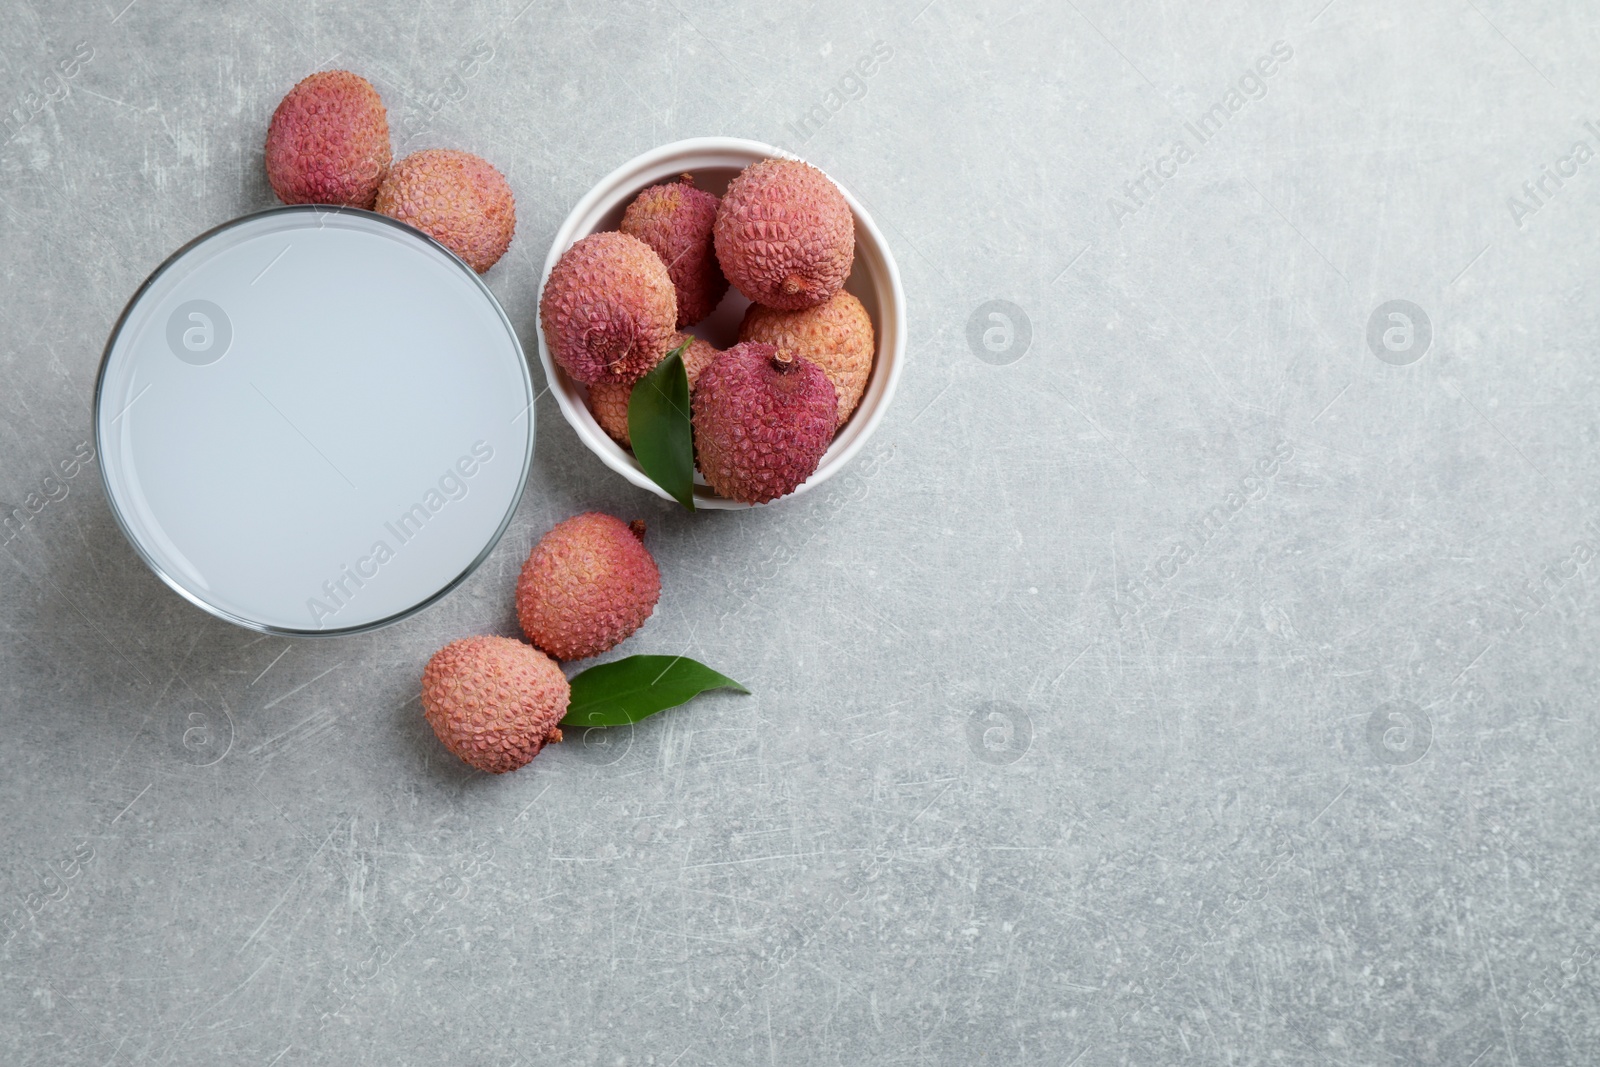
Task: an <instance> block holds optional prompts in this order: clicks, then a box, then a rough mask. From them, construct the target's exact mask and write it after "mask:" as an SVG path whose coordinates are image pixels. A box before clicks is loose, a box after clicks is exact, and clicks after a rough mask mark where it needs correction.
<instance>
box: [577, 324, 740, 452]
mask: <svg viewBox="0 0 1600 1067" xmlns="http://www.w3.org/2000/svg"><path fill="white" fill-rule="evenodd" d="M685 341H687V342H689V347H688V348H686V349H684V350H683V369H684V372H685V373H686V374H687V375H688V376H689V391H690V392H691V393H692V392H694V384H695V382H697V381H699V380H700V372H701V371H703V370H705V369H706V368H707V367H709V366H710V365H711V361H712V360H713V359H716V358H717V353H718V352H719V351H720V349H717V348H713V347H712V346H711V342H709V341H702V340H701V339H700V338H698V337H693V336H691V335H689V334H686V333H680V334H676V335H674V337H673V338H672V343H671V344H669V345H668V346H667V351H668V352H671V351H672V350H673V349H675V348H677V347H678V346H679V345H681V344H683V343H684V342H685ZM633 384H634V385H637V384H638V383H637V382H635V383H633ZM632 398H633V385H610V384H606V383H604V382H600V383H596V384H595V385H591V386H589V411H590V413H591V414H593V415H594V421H595V422H598V423H599V424H600V428H601V429H602V430H604V431H605V432H606V433H607V434H609V435H610V436H611V439H612V440H613V441H615V442H617V444H619V445H621V446H623V447H624V448H632V447H633V441H632V439H630V438H629V437H628V402H629V401H630V400H632Z"/></svg>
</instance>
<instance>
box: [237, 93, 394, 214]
mask: <svg viewBox="0 0 1600 1067" xmlns="http://www.w3.org/2000/svg"><path fill="white" fill-rule="evenodd" d="M392 158H393V155H392V153H391V150H390V148H389V114H388V112H387V111H385V110H384V107H383V99H382V98H381V97H380V96H378V90H376V89H374V88H373V87H372V83H371V82H369V81H367V79H365V78H363V77H361V76H360V75H359V74H352V73H350V72H349V71H348V70H325V71H321V72H320V73H317V74H313V75H311V76H310V77H308V78H304V79H302V80H301V81H300V83H299V84H297V85H296V86H295V87H294V88H293V89H290V90H289V92H288V94H287V95H285V96H284V98H283V100H282V101H280V102H279V104H278V109H277V110H276V111H274V112H273V113H272V123H271V125H269V126H268V127H267V182H268V183H269V184H271V186H272V191H273V192H274V193H277V194H278V199H279V200H282V201H283V202H284V203H285V204H338V205H341V206H343V207H360V208H370V207H372V203H373V199H374V198H375V197H376V196H377V195H378V186H379V185H380V184H381V183H382V182H383V178H384V174H385V173H386V172H387V171H388V169H389V161H390V159H392Z"/></svg>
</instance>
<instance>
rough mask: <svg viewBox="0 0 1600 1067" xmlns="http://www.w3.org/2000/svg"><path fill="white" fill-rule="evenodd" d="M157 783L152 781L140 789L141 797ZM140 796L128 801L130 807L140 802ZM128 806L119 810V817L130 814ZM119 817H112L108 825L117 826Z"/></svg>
mask: <svg viewBox="0 0 1600 1067" xmlns="http://www.w3.org/2000/svg"><path fill="white" fill-rule="evenodd" d="M155 784H156V783H155V782H153V781H152V782H151V783H150V785H147V786H145V787H144V788H143V789H141V790H139V797H142V796H144V795H145V794H146V793H148V792H150V786H151V785H155ZM139 797H134V798H133V799H132V800H130V801H128V808H131V807H133V806H134V805H135V804H137V803H139ZM128 808H123V809H122V810H121V811H119V812H117V819H120V818H122V817H123V816H124V815H126V814H128ZM117 819H112V820H111V821H110V822H109V823H107V824H106V825H108V826H115V825H117Z"/></svg>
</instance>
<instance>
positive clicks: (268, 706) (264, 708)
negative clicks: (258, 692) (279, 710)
mask: <svg viewBox="0 0 1600 1067" xmlns="http://www.w3.org/2000/svg"><path fill="white" fill-rule="evenodd" d="M343 666H344V660H340V661H339V662H338V663H335V664H334V665H333V666H331V667H329V668H328V669H327V670H325V671H323V672H322V673H321V674H319V675H317V676H316V677H315V678H313V679H311V681H309V682H301V683H300V684H299V685H297V686H295V687H294V688H293V689H291V690H289V691H288V692H287V693H285V694H283V696H281V697H278V698H277V699H275V700H273V701H271V702H270V703H267V704H263V705H262V706H261V710H262V711H270V710H271V709H272V708H275V707H277V706H278V705H279V704H282V703H283V702H284V701H285V700H288V699H289V698H290V697H292V696H294V695H295V694H296V693H298V692H300V690H302V689H304V688H305V687H306V686H308V685H311V684H312V683H313V682H317V681H320V680H321V679H323V678H326V677H327V676H328V675H330V674H332V673H333V672H334V671H336V670H338V669H339V668H340V667H343Z"/></svg>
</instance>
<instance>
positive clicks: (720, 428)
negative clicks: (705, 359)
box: [693, 341, 839, 504]
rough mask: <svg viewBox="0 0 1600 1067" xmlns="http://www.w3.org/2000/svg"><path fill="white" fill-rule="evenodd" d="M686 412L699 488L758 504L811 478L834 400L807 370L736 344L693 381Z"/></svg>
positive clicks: (766, 349)
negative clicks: (690, 419) (701, 479)
mask: <svg viewBox="0 0 1600 1067" xmlns="http://www.w3.org/2000/svg"><path fill="white" fill-rule="evenodd" d="M693 408H694V414H693V421H694V449H695V456H696V458H697V460H698V465H699V467H700V473H701V474H703V475H705V479H706V482H707V483H708V484H710V486H711V488H713V489H715V490H716V491H717V492H718V493H720V494H721V495H723V496H725V497H728V498H729V499H731V500H738V501H742V502H744V503H746V504H765V503H766V502H767V501H769V500H776V499H777V498H778V497H780V496H785V495H787V494H789V493H792V492H794V490H795V488H796V487H797V486H799V485H800V483H801V482H804V481H805V480H806V479H807V478H809V477H811V475H812V474H813V473H814V472H815V471H816V469H817V464H819V463H821V462H822V454H823V453H824V452H825V451H827V449H828V442H829V441H831V440H832V439H833V423H834V418H835V415H836V412H837V411H838V409H839V401H838V397H837V396H836V395H835V394H834V391H833V384H832V383H831V382H829V381H828V376H827V375H826V374H824V373H823V371H822V368H821V367H819V366H817V365H816V364H815V363H812V362H811V361H810V360H808V359H801V358H798V357H796V358H791V359H788V360H784V359H783V358H781V356H780V355H779V352H778V350H777V349H776V348H774V347H773V346H772V345H769V344H762V343H761V342H759V341H742V342H740V343H739V344H736V345H734V346H733V347H732V348H730V349H728V350H727V351H726V352H724V353H722V355H720V356H718V357H717V358H716V359H714V360H713V361H712V362H711V366H709V367H707V368H706V369H705V372H704V373H703V374H701V375H700V386H699V388H698V389H696V390H695V394H694V397H693Z"/></svg>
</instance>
